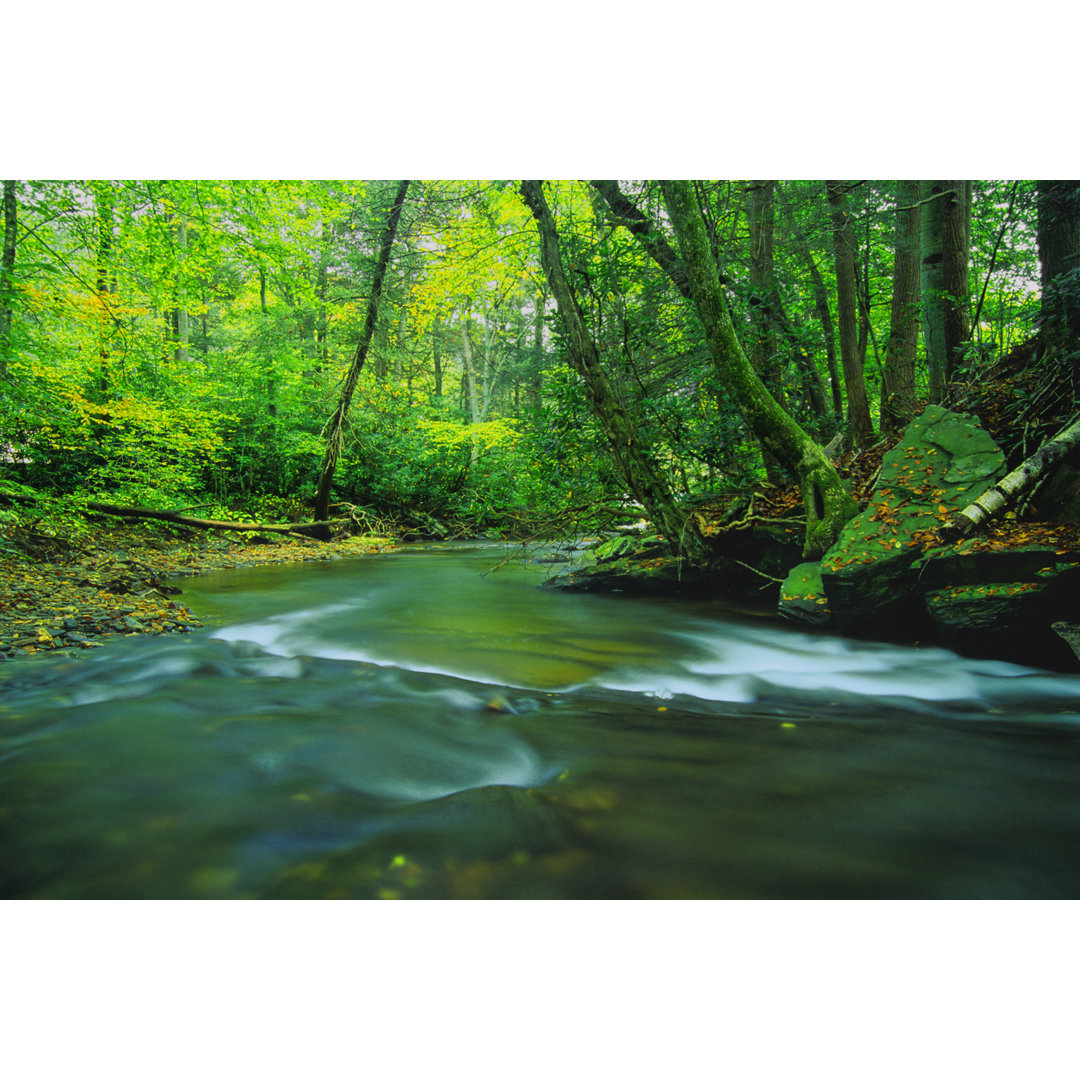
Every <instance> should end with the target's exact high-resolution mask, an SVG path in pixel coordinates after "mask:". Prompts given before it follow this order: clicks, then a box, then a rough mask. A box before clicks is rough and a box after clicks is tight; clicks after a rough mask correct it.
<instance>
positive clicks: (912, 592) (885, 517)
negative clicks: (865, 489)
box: [821, 405, 1006, 630]
mask: <svg viewBox="0 0 1080 1080" xmlns="http://www.w3.org/2000/svg"><path fill="white" fill-rule="evenodd" d="M1005 473H1006V465H1005V456H1004V454H1002V452H1001V450H1000V449H999V448H998V446H997V445H996V444H995V443H994V441H993V439H991V438H990V436H989V435H988V434H987V433H986V432H985V431H984V430H983V429H982V427H981V426H980V425H979V423H978V421H977V420H975V419H973V418H970V417H967V416H964V415H962V414H959V413H953V412H950V411H949V410H948V409H945V408H942V407H941V406H940V405H930V406H928V407H927V409H926V410H925V411H924V412H923V413H922V415H921V416H919V417H918V418H917V419H915V420H913V421H912V422H911V424H909V425H908V428H907V430H906V431H905V432H904V435H903V438H902V439H901V440H900V442H899V443H897V445H896V446H894V447H893V449H892V450H890V451H889V452H888V453H887V454H886V455H885V457H884V459H883V460H882V465H881V472H880V474H879V477H878V481H877V484H876V485H875V489H874V494H873V496H872V498H871V500H870V504H869V505H868V506H867V508H866V509H865V510H864V511H863V512H862V513H861V514H859V515H858V516H857V517H855V518H854V519H853V520H852V521H849V522H848V523H847V525H845V526H844V528H843V530H842V531H841V533H840V537H839V538H838V540H837V542H836V544H834V545H833V547H831V548H830V549H829V551H827V552H826V553H825V557H824V558H823V559H822V561H821V580H822V588H823V590H824V593H825V595H826V596H827V597H828V601H829V603H828V606H829V608H830V609H831V611H832V615H833V622H834V623H835V624H836V625H837V626H839V627H840V628H851V627H858V628H860V629H865V630H872V629H875V628H880V627H882V626H887V627H890V628H895V625H896V622H897V620H898V619H900V620H901V621H902V620H903V619H905V618H906V617H908V616H915V615H919V614H922V613H923V610H924V609H923V605H922V603H921V596H920V595H918V593H917V590H916V586H917V584H918V579H917V575H915V574H912V573H911V572H910V571H911V569H912V567H913V566H914V564H915V563H916V562H918V561H919V560H921V559H922V557H923V553H922V545H921V544H920V543H919V541H918V540H917V539H916V538H915V534H916V533H920V532H925V531H928V530H929V531H932V530H936V529H939V528H940V527H941V526H942V525H944V524H945V523H946V522H947V521H948V520H949V518H950V516H951V515H952V514H953V513H955V512H957V511H959V510H962V509H963V508H964V507H965V506H967V505H968V504H969V503H970V502H971V501H972V500H973V499H975V498H977V497H978V496H979V495H981V494H982V492H984V491H985V490H986V489H987V488H988V487H990V486H991V485H992V484H994V483H996V482H997V481H998V480H999V479H1001V478H1002V477H1003V476H1004V475H1005Z"/></svg>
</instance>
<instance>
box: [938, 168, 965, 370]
mask: <svg viewBox="0 0 1080 1080" xmlns="http://www.w3.org/2000/svg"><path fill="white" fill-rule="evenodd" d="M945 185H946V186H945V198H944V200H943V205H942V208H941V228H942V236H941V256H942V263H941V277H942V285H943V286H944V289H945V297H944V301H945V310H944V313H943V314H944V325H945V381H946V382H947V383H948V382H951V381H952V380H953V379H954V378H956V375H957V373H958V372H959V370H960V367H961V365H962V364H963V359H964V346H965V345H967V343H968V341H969V339H970V338H971V286H970V282H969V266H970V262H971V258H970V250H971V181H970V180H947V181H946V182H945Z"/></svg>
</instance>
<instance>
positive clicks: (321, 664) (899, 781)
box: [0, 545, 1080, 899]
mask: <svg viewBox="0 0 1080 1080" xmlns="http://www.w3.org/2000/svg"><path fill="white" fill-rule="evenodd" d="M503 554H504V553H503V551H502V549H501V548H499V547H496V546H483V545H478V546H472V547H469V546H460V547H457V548H444V549H440V550H432V549H415V550H409V551H407V552H404V553H401V554H397V555H389V556H380V557H373V558H368V559H362V560H355V561H349V562H337V563H329V564H315V565H311V564H309V565H302V566H285V567H270V568H261V569H252V570H241V571H235V572H231V573H229V574H221V575H213V576H207V577H205V578H200V579H195V580H194V581H186V582H184V583H183V585H184V590H185V593H184V597H183V599H184V600H185V601H186V602H187V603H189V604H190V605H191V607H192V609H193V610H194V611H195V612H196V613H198V614H199V615H200V616H201V617H202V618H204V619H205V621H206V623H207V629H206V630H205V631H203V632H201V633H198V634H192V635H188V636H183V637H179V636H176V637H170V638H156V639H150V638H132V639H126V640H124V641H122V642H118V643H114V644H110V645H109V647H108V648H107V649H103V650H100V651H95V652H90V653H85V654H80V656H79V658H78V659H72V660H63V659H57V658H55V657H53V658H50V659H48V660H47V661H35V662H32V663H23V664H8V665H6V666H4V667H3V668H0V895H2V896H4V897H8V898H15V897H19V898H66V899H83V898H165V899H174V898H175V899H187V898H191V899H216V898H281V899H322V898H355V899H369V898H371V899H376V898H381V899H396V898H423V899H433V898H438V899H441V898H462V899H482V898H521V899H532V898H598V899H601V898H602V899H609V898H610V899H616V898H627V899H634V898H640V899H663V898H684V897H685V898H717V899H720V898H725V897H733V898H908V897H912V898H920V897H925V898H932V897H933V898H972V897H987V898H1021V897H1031V898H1076V897H1077V896H1078V895H1080V798H1078V793H1080V786H1078V783H1077V781H1078V778H1080V739H1078V734H1080V725H1078V723H1077V721H1078V709H1080V678H1077V677H1074V676H1066V675H1058V674H1051V673H1049V672H1040V671H1035V670H1032V669H1025V668H1019V667H1014V666H1012V665H1008V664H1002V663H998V662H988V661H975V660H967V659H963V658H961V657H958V656H956V655H954V654H952V653H950V652H947V651H945V650H939V649H913V648H902V647H899V646H894V645H879V644H874V643H857V642H852V641H846V640H843V639H839V638H834V637H828V636H824V635H809V634H805V633H802V632H800V631H796V630H793V629H791V628H789V627H787V626H785V625H783V624H780V623H778V622H776V621H775V620H773V619H771V618H767V617H764V616H763V615H762V614H760V613H754V612H749V611H740V610H737V609H733V608H730V607H726V606H724V605H722V604H718V603H711V602H707V601H693V600H687V599H681V600H676V599H664V600H659V599H657V600H645V599H635V598H631V597H627V596H622V595H608V596H589V595H580V594H560V593H555V592H551V591H548V590H544V589H540V588H538V587H537V586H538V584H539V583H540V582H541V581H542V580H543V578H544V576H545V574H546V573H547V572H548V569H549V568H548V567H546V566H544V565H542V564H533V565H529V566H521V565H514V566H508V567H505V568H503V569H501V570H499V571H498V572H496V573H485V571H487V570H489V569H490V568H491V567H492V566H493V565H495V564H497V563H498V562H499V561H500V560H501V559H502V556H503Z"/></svg>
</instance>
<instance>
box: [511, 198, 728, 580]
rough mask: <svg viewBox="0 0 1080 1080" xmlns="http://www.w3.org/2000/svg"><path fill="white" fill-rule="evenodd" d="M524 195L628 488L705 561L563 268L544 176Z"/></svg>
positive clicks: (677, 543)
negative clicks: (609, 370) (613, 378)
mask: <svg viewBox="0 0 1080 1080" xmlns="http://www.w3.org/2000/svg"><path fill="white" fill-rule="evenodd" d="M521 196H522V198H523V199H524V200H525V202H526V204H527V205H528V207H529V209H530V210H531V211H532V214H533V217H534V218H535V219H536V224H537V229H538V230H539V233H540V262H541V265H542V266H543V268H544V273H545V275H546V277H547V281H548V284H549V286H550V287H551V292H552V295H553V296H554V297H555V303H556V306H557V307H558V311H559V318H560V320H561V321H562V324H563V327H564V328H565V331H566V347H567V352H568V353H569V357H570V362H571V364H572V365H573V367H574V368H575V369H576V370H577V372H578V373H579V374H580V375H581V377H582V378H583V379H584V380H585V383H586V385H587V386H588V390H589V398H590V401H591V403H592V407H593V411H594V413H595V415H596V416H597V418H598V419H599V420H600V423H601V424H602V425H603V428H604V432H605V434H606V435H607V438H608V441H609V443H610V445H611V450H612V453H613V454H614V456H615V460H616V461H617V462H618V463H619V467H620V468H621V470H622V473H623V476H624V477H625V478H626V482H627V484H628V485H629V486H630V490H631V491H632V492H633V493H634V496H635V497H636V498H637V499H638V501H639V502H641V504H642V505H643V506H644V507H645V511H646V513H647V514H649V516H650V517H651V518H652V520H653V522H654V524H655V525H656V526H657V528H658V529H659V530H660V531H661V532H662V533H663V535H664V539H665V541H666V542H667V544H668V547H669V548H670V549H671V551H672V553H673V554H675V555H676V556H678V555H684V556H686V557H687V558H688V559H689V560H690V562H691V563H694V564H697V565H702V564H705V563H707V562H708V561H709V557H710V551H709V547H708V544H707V542H706V541H705V538H704V537H703V536H702V535H701V533H700V531H699V529H698V527H697V524H696V523H695V521H694V519H693V518H692V517H691V516H689V515H687V514H686V513H684V512H683V510H682V509H681V508H680V507H679V506H678V504H677V503H676V502H675V500H674V498H673V497H672V495H671V493H670V491H669V490H668V486H667V484H666V483H665V482H664V479H663V477H662V476H661V475H660V473H659V472H658V470H657V469H656V467H655V466H654V464H653V462H652V461H651V460H650V459H649V454H648V448H647V447H646V446H645V445H643V443H642V440H641V439H640V437H639V434H638V431H637V429H636V426H635V424H634V423H633V421H632V420H631V418H630V416H629V415H628V414H627V411H626V409H625V407H624V406H623V404H622V402H621V401H620V400H619V397H618V395H617V393H616V391H615V388H614V386H613V384H612V381H611V379H610V378H609V377H608V374H607V372H606V371H605V370H604V366H603V364H602V362H601V360H600V354H599V351H598V349H597V347H596V343H595V341H594V340H593V338H592V336H591V335H590V333H589V330H588V327H587V325H586V322H585V316H584V314H583V312H582V310H581V307H580V305H579V303H578V300H577V298H576V296H575V294H574V289H573V288H572V286H571V284H570V282H569V280H568V278H567V275H566V271H565V269H564V268H563V263H562V254H561V251H560V244H559V236H558V232H557V230H556V227H555V219H554V218H553V217H552V214H551V209H550V207H549V206H548V203H547V200H546V199H545V197H544V192H543V188H542V186H541V183H540V181H539V180H523V181H522V182H521Z"/></svg>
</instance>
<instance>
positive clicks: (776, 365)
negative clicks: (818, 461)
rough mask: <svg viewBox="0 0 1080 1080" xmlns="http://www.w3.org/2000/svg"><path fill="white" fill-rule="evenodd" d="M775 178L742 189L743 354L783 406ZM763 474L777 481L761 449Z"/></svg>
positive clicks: (776, 468) (775, 466)
mask: <svg viewBox="0 0 1080 1080" xmlns="http://www.w3.org/2000/svg"><path fill="white" fill-rule="evenodd" d="M775 184H776V181H775V180H751V181H750V184H749V186H748V188H747V191H746V200H745V204H746V220H747V224H748V226H749V228H750V288H751V290H752V294H751V298H750V342H749V348H748V349H747V355H748V356H749V357H750V363H752V364H753V365H754V370H755V371H756V372H757V373H758V375H759V376H760V377H761V381H762V382H763V383H764V384H765V386H766V388H767V389H768V391H769V393H770V394H772V396H773V398H774V399H775V400H776V402H777V404H778V405H780V406H781V407H783V404H784V388H783V380H782V377H781V366H780V362H779V355H778V353H777V348H776V334H775V327H776V306H777V305H776V300H777V297H776V283H775V282H774V280H773V233H774V230H775V213H774V199H773V194H774V188H775ZM762 460H763V462H764V465H765V473H766V475H767V476H768V478H769V482H770V483H772V484H779V483H780V481H781V469H780V464H779V462H778V461H777V460H776V458H775V457H773V456H772V455H771V454H769V453H767V452H765V451H762Z"/></svg>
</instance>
